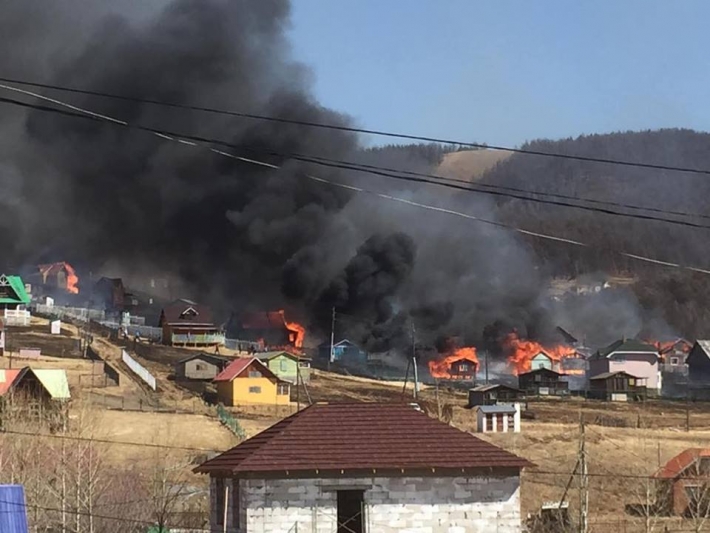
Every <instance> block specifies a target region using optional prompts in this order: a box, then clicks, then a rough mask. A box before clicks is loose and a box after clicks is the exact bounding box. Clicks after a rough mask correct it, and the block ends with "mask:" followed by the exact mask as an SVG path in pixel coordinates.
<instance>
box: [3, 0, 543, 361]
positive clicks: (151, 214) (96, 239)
mask: <svg viewBox="0 0 710 533" xmlns="http://www.w3.org/2000/svg"><path fill="white" fill-rule="evenodd" d="M148 4H149V5H148ZM47 6H50V7H47ZM289 12H290V5H289V2H288V1H287V0H258V1H254V0H163V1H162V2H158V1H157V0H156V2H120V3H115V2H108V1H106V2H95V1H92V2H88V1H86V2H75V3H74V2H72V3H58V2H52V3H47V2H44V1H39V0H10V1H7V2H5V3H4V4H3V17H2V18H0V45H2V49H3V50H4V51H5V53H3V54H2V55H1V56H0V72H2V73H3V74H5V75H7V76H17V77H21V78H27V79H32V80H39V81H42V82H45V83H56V84H57V85H66V86H74V87H80V88H83V89H88V90H91V91H97V92H106V93H116V94H120V95H124V96H127V97H135V98H139V99H150V100H160V101H169V102H173V103H176V104H185V105H195V106H205V107H213V108H225V109H236V110H239V111H243V112H248V113H255V114H263V115H269V116H274V117H280V118H284V119H293V120H303V121H310V122H327V123H333V124H343V125H351V121H350V120H349V119H348V118H347V117H345V116H343V115H342V114H340V113H337V112H335V111H332V110H329V109H325V108H323V107H322V106H321V105H319V104H318V102H317V101H315V100H314V99H313V97H312V96H311V93H310V90H309V82H308V80H309V77H310V72H309V71H308V69H307V68H306V67H305V66H303V65H302V64H300V63H298V62H297V61H295V60H294V59H293V58H292V57H291V51H290V49H289V44H288V39H287V38H286V30H287V28H288V26H289V20H290V19H289ZM79 15H81V16H79ZM3 95H5V93H4V92H3ZM53 95H54V94H53ZM55 96H57V95H55ZM58 96H59V97H60V98H62V99H65V100H67V101H69V102H71V103H72V104H74V105H77V106H80V107H85V108H88V109H90V110H92V111H95V112H98V113H102V114H105V115H109V116H113V117H116V118H119V119H122V120H126V121H129V122H131V123H134V124H140V125H143V126H148V127H155V128H161V129H167V130H172V131H176V132H183V133H186V134H194V135H202V136H205V137H210V138H215V139H220V140H223V141H227V142H229V143H231V144H233V145H235V148H234V149H228V151H230V152H232V153H234V154H236V155H243V156H247V157H254V158H259V157H260V158H261V159H267V160H268V161H269V162H271V163H274V164H277V165H279V166H281V168H280V169H278V170H275V169H270V168H264V167H259V166H254V165H251V164H248V163H244V162H240V161H236V160H234V159H230V158H226V157H221V156H218V155H216V154H214V153H212V152H210V151H209V150H206V149H204V148H196V147H190V146H185V145H181V144H177V143H173V142H168V141H165V140H162V139H159V138H156V137H155V136H153V135H151V134H149V133H144V132H139V131H135V130H127V129H121V128H118V127H115V126H112V125H108V124H105V123H100V122H90V121H83V120H78V119H73V118H68V117H63V116H59V115H54V114H48V113H44V112H41V111H30V112H26V111H24V110H21V109H15V108H9V107H8V106H2V108H1V109H2V112H3V121H2V122H1V123H0V138H2V140H3V142H2V143H0V145H1V148H0V156H2V161H3V163H1V164H0V186H1V187H2V191H3V194H2V197H0V224H2V226H3V230H4V231H3V232H1V233H0V245H2V249H3V252H4V261H5V263H6V264H5V268H9V266H17V265H23V264H37V263H39V262H44V261H54V260H66V261H69V262H71V263H73V264H75V266H78V267H79V268H80V271H81V272H87V271H89V270H90V271H92V272H95V273H96V272H100V273H102V274H105V275H110V276H121V277H123V278H124V280H125V281H126V284H127V285H129V286H130V285H131V284H132V283H136V280H140V279H142V278H144V277H146V276H155V277H161V276H163V277H171V278H172V279H179V280H180V281H181V282H182V287H183V288H182V289H181V290H182V291H183V292H181V293H180V294H179V295H180V296H190V297H192V298H195V299H198V300H200V301H202V302H205V303H209V304H211V305H213V306H214V307H215V308H216V309H217V311H218V313H220V314H221V315H222V316H228V315H229V313H230V312H231V311H234V310H237V311H239V310H265V309H279V308H283V307H286V308H287V311H288V313H289V315H290V316H291V317H292V318H296V319H298V320H300V321H303V322H306V323H307V324H308V325H309V326H310V327H311V328H312V331H314V332H316V333H322V334H326V332H328V331H329V330H330V321H331V310H332V308H333V307H336V308H337V309H338V311H339V312H340V313H341V314H342V319H341V320H339V322H338V336H339V337H345V336H347V337H350V338H353V337H354V340H356V341H359V342H362V343H364V344H365V345H366V346H367V347H369V348H371V349H377V350H380V349H381V350H386V349H390V348H393V347H394V348H396V347H399V346H403V345H405V344H407V345H408V344H409V343H410V338H411V332H412V330H413V327H414V326H416V331H417V337H418V339H420V340H421V341H423V342H431V343H433V342H434V341H435V339H437V338H442V337H444V336H445V337H449V336H456V337H458V338H461V339H462V342H463V343H465V344H475V343H477V342H479V341H481V339H482V335H483V328H484V326H486V325H487V324H491V323H494V322H495V321H496V320H503V321H506V324H508V323H509V324H511V327H512V326H513V325H514V326H515V327H516V328H518V329H520V330H521V331H524V332H525V333H528V334H531V335H543V334H544V331H543V330H547V329H549V328H548V326H549V324H548V319H547V318H546V316H545V310H544V308H543V307H542V305H541V303H540V300H541V294H540V290H541V287H542V286H543V285H544V280H545V279H546V276H547V274H546V273H545V271H544V270H541V269H539V268H538V266H537V265H536V262H535V260H534V256H533V254H531V253H530V250H529V249H528V247H527V246H526V245H525V244H524V243H523V242H521V241H520V240H519V239H518V238H516V237H514V236H512V235H511V234H509V233H507V232H505V231H503V230H501V229H499V228H493V227H490V226H485V225H480V224H477V223H475V222H472V221H469V220H465V219H462V218H456V217H451V216H449V215H447V214H444V213H440V212H432V211H424V210H421V209H417V208H414V207H411V206H408V205H404V204H401V203H393V202H388V201H385V200H382V199H378V198H375V197H373V196H368V195H358V194H354V193H352V192H350V191H348V190H344V189H342V188H337V187H333V186H330V185H326V184H322V183H317V182H314V181H312V180H309V179H306V178H304V174H305V173H312V174H317V175H319V176H322V177H324V178H327V179H332V180H334V181H339V182H346V183H349V182H353V181H356V180H357V183H359V184H363V185H364V186H365V187H367V188H369V189H375V190H378V191H382V192H387V193H390V194H396V195H398V196H401V197H404V198H407V199H411V200H415V201H419V202H423V203H430V204H434V205H439V206H443V207H450V208H456V209H459V210H461V211H465V212H468V213H471V214H473V215H476V216H483V217H484V218H495V214H494V206H493V204H492V203H491V202H489V201H488V200H486V199H481V198H480V197H474V196H473V195H466V196H464V197H459V196H454V195H452V194H448V193H442V191H441V189H436V188H433V187H431V186H426V185H415V184H411V183H405V182H397V183H396V184H393V183H391V182H386V181H382V179H379V178H373V177H365V176H355V175H351V174H349V173H347V172H343V171H338V170H333V169H329V168H319V167H313V166H312V165H309V164H307V163H303V162H298V161H294V160H289V159H287V158H279V157H274V156H266V155H262V156H258V153H255V152H254V150H265V151H268V152H277V153H289V152H300V153H312V154H317V155H320V156H323V157H329V158H335V159H360V160H362V161H366V162H369V163H375V164H378V163H388V164H389V165H391V166H398V165H399V166H406V167H407V168H408V169H410V170H418V169H420V168H419V167H420V163H419V162H417V163H416V164H415V163H412V161H411V160H408V161H405V162H403V161H401V159H402V158H405V159H406V158H407V157H406V154H407V150H399V151H398V152H397V155H396V157H393V158H392V160H390V161H387V158H388V157H389V156H388V155H387V151H379V150H375V151H372V150H370V151H365V152H363V151H362V149H361V146H360V139H358V138H357V137H356V136H355V135H353V134H349V133H344V132H338V131H333V130H322V129H315V128H303V127H299V126H296V125H288V124H284V123H275V122H264V121H250V120H246V119H241V118H235V117H230V116H224V115H219V114H210V113H204V112H197V111H188V110H184V109H176V108H170V107H160V106H155V105H149V104H142V103H139V102H136V101H130V100H111V99H104V98H97V97H92V96H82V95H79V94H71V95H68V94H61V95H58ZM28 100H31V99H28ZM430 151H431V152H432V153H431V154H429V156H431V157H435V156H436V153H440V150H439V149H432V150H430ZM429 156H427V157H429ZM424 159H426V157H425V158H422V161H423V160H424ZM431 162H432V161H429V162H428V163H431ZM421 164H423V163H421ZM422 170H424V169H422ZM175 296H178V294H176V295H175Z"/></svg>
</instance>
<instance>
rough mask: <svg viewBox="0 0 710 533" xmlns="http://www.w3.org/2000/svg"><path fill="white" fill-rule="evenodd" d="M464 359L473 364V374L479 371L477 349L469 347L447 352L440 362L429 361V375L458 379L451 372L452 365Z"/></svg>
mask: <svg viewBox="0 0 710 533" xmlns="http://www.w3.org/2000/svg"><path fill="white" fill-rule="evenodd" d="M462 359H464V360H466V361H470V362H471V363H473V373H474V374H475V373H476V370H478V356H477V355H476V348H474V347H473V346H468V347H464V348H459V349H457V350H453V351H450V352H447V354H446V357H444V358H443V359H440V360H438V361H429V373H430V374H431V376H432V377H433V378H443V379H451V378H455V377H457V375H456V373H455V372H454V373H452V372H451V370H452V369H451V365H452V363H455V362H456V361H461V360H462Z"/></svg>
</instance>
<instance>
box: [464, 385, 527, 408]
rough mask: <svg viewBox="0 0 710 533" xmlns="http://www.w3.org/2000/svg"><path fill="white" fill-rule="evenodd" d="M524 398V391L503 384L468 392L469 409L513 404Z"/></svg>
mask: <svg viewBox="0 0 710 533" xmlns="http://www.w3.org/2000/svg"><path fill="white" fill-rule="evenodd" d="M522 396H523V391H521V390H519V389H515V388H513V387H508V386H507V385H501V384H495V385H494V384H490V385H479V386H478V387H474V388H473V389H470V390H469V391H468V407H475V406H477V405H496V404H497V403H499V402H500V403H512V402H515V401H517V400H519V399H520V398H521V397H522Z"/></svg>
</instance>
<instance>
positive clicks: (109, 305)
mask: <svg viewBox="0 0 710 533" xmlns="http://www.w3.org/2000/svg"><path fill="white" fill-rule="evenodd" d="M125 299H126V290H125V288H124V287H123V280H122V279H121V278H106V277H103V278H101V279H99V280H98V281H97V282H96V283H95V284H94V288H93V291H92V294H91V302H92V304H93V307H95V308H97V309H102V310H104V311H123V309H124V307H125V304H126V302H125Z"/></svg>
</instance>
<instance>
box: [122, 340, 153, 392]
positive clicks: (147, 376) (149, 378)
mask: <svg viewBox="0 0 710 533" xmlns="http://www.w3.org/2000/svg"><path fill="white" fill-rule="evenodd" d="M121 360H122V361H123V362H124V363H125V364H126V366H127V367H128V368H130V369H131V370H132V371H133V372H134V373H135V375H136V376H138V377H139V378H141V379H142V380H143V381H145V383H146V384H147V385H148V386H149V387H150V388H151V389H153V390H157V389H158V385H157V383H156V381H155V376H153V374H151V373H150V372H148V370H146V369H145V368H144V367H143V365H141V364H140V363H139V362H138V361H136V360H135V359H133V357H131V356H130V355H128V352H127V351H126V350H121Z"/></svg>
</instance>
